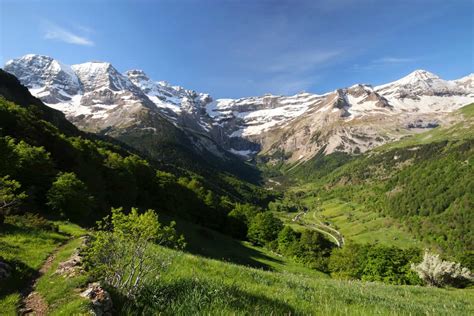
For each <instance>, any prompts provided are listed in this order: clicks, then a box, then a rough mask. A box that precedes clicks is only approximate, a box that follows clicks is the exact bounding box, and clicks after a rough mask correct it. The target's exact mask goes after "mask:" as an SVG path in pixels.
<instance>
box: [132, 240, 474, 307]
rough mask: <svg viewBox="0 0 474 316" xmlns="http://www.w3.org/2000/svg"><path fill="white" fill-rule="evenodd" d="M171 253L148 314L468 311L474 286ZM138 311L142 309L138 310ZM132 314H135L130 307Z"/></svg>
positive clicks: (148, 305) (154, 290) (158, 249)
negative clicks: (269, 267) (331, 275)
mask: <svg viewBox="0 0 474 316" xmlns="http://www.w3.org/2000/svg"><path fill="white" fill-rule="evenodd" d="M157 251H161V252H164V253H166V254H168V255H167V256H171V258H172V259H171V262H172V263H171V265H170V266H169V268H168V269H167V270H165V272H164V273H163V274H162V275H161V276H160V281H159V283H158V284H157V285H156V286H155V287H154V288H153V293H160V295H158V296H155V298H154V299H152V298H151V297H148V299H147V307H148V309H147V310H146V311H145V314H152V313H158V312H161V313H163V314H164V315H176V314H179V315H192V314H197V313H198V314H212V315H229V314H237V315H249V314H260V315H270V314H276V315H281V314H289V313H291V314H316V315H319V314H324V315H347V314H351V315H373V314H382V315H394V314H398V315H400V314H404V315H408V314H411V315H422V314H436V315H468V314H472V313H473V312H474V306H473V303H472V302H473V301H474V300H473V299H474V291H473V290H472V289H471V290H450V289H435V288H426V287H415V286H389V285H384V284H378V283H364V282H354V281H338V280H332V279H324V278H314V277H311V276H307V275H299V274H294V273H283V272H268V271H262V270H259V269H253V268H249V267H243V266H239V265H235V264H231V263H223V262H220V261H216V260H212V259H206V258H203V257H200V256H194V255H189V254H184V253H180V252H174V251H171V250H167V249H162V248H159V247H158V248H157ZM135 312H136V311H135ZM129 313H132V312H131V311H129Z"/></svg>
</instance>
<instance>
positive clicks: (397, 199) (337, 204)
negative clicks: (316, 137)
mask: <svg viewBox="0 0 474 316" xmlns="http://www.w3.org/2000/svg"><path fill="white" fill-rule="evenodd" d="M473 111H474V104H471V105H468V106H466V107H464V108H462V109H461V110H460V111H459V112H457V113H454V114H453V116H458V117H460V116H462V118H463V120H462V121H459V119H458V120H457V121H458V123H454V124H452V125H451V126H448V127H438V128H435V129H433V130H431V131H429V132H426V133H422V134H418V135H415V136H411V137H407V138H405V139H402V140H400V141H398V142H394V143H390V144H387V145H385V146H382V147H380V148H378V149H376V150H373V151H371V152H368V153H367V154H364V155H361V156H359V157H356V158H352V159H351V160H350V161H348V162H346V163H343V164H342V165H341V166H339V167H337V168H335V169H333V168H332V167H330V166H332V165H334V163H329V165H328V164H327V163H325V161H331V159H336V160H340V157H338V156H333V157H331V156H327V157H325V158H324V161H322V160H318V162H316V165H317V164H318V163H321V164H322V166H323V167H322V169H321V171H320V173H319V176H318V177H314V173H311V172H310V170H311V169H312V168H313V167H314V166H315V162H312V161H310V162H308V163H307V164H306V165H302V166H298V167H296V168H295V170H294V171H292V173H290V175H292V176H293V177H296V178H297V179H298V181H299V182H300V185H298V186H295V187H293V188H292V190H293V191H294V194H297V195H298V196H300V198H301V197H302V201H304V202H305V205H306V206H307V207H308V208H310V209H312V210H314V212H315V213H314V214H313V216H316V218H318V219H319V220H329V221H330V222H331V223H332V224H334V225H337V226H338V227H340V229H341V231H343V232H344V234H345V235H346V236H348V237H350V238H353V239H354V240H356V241H362V240H364V239H365V240H366V241H367V240H369V239H372V241H373V240H374V239H377V240H379V241H381V242H385V243H387V242H388V243H392V244H401V245H403V244H405V243H406V244H413V242H410V241H409V240H410V239H411V238H412V237H414V238H416V239H418V240H421V241H423V242H425V243H426V244H427V245H430V246H431V247H433V248H436V249H437V250H438V251H443V252H444V253H445V254H446V255H448V256H455V257H457V258H458V259H460V260H461V259H462V260H464V262H465V263H466V264H468V265H470V266H472V261H471V260H472V259H469V258H468V257H469V253H470V252H472V251H473V249H474V236H473V234H472V229H471V228H472V226H473V225H474V218H473V217H474V214H473V212H472V210H473V209H474V178H473V174H474V167H473V164H474V135H473V130H474V129H473V125H474V115H473ZM315 159H316V160H317V159H318V157H316V158H315ZM328 166H329V167H328ZM325 167H328V168H329V169H327V170H326V169H325ZM324 170H326V171H324ZM304 174H312V175H313V176H311V177H309V178H308V177H305V176H302V175H304ZM338 209H339V211H337V210H338ZM362 218H365V219H363V220H362ZM377 222H378V224H376V223H377ZM384 222H385V223H387V222H388V225H385V224H384ZM371 223H373V224H374V225H373V224H371ZM377 227H378V228H377ZM383 227H387V229H389V231H390V230H394V229H395V231H394V232H395V233H394V234H391V233H389V232H388V231H384V232H383V235H385V237H382V236H380V237H376V236H377V234H376V231H377V230H378V229H380V228H383ZM397 227H398V228H397ZM364 231H365V233H366V235H367V237H365V238H364V237H363V235H364ZM374 232H375V235H373V234H372V233H374ZM388 238H390V239H392V240H391V241H387V239H388Z"/></svg>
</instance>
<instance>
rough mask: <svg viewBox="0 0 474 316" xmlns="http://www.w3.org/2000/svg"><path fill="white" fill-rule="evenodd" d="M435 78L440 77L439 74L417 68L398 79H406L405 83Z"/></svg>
mask: <svg viewBox="0 0 474 316" xmlns="http://www.w3.org/2000/svg"><path fill="white" fill-rule="evenodd" d="M434 79H440V77H438V76H437V75H435V74H434V73H431V72H429V71H426V70H423V69H417V70H415V71H413V72H412V73H410V74H409V75H408V76H405V77H403V78H402V79H400V80H398V81H399V82H402V81H404V82H405V83H415V82H417V81H428V80H434Z"/></svg>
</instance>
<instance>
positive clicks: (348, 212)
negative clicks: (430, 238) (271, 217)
mask: <svg viewBox="0 0 474 316" xmlns="http://www.w3.org/2000/svg"><path fill="white" fill-rule="evenodd" d="M307 190H311V189H309V188H307ZM316 200H317V198H315V197H306V198H305V199H304V200H303V202H304V204H305V205H307V206H309V207H311V205H314V204H316V203H318V205H319V206H318V207H317V208H313V209H312V210H310V211H308V212H307V214H306V215H305V216H302V217H301V218H300V220H299V221H298V222H293V221H292V219H293V218H294V217H295V216H296V213H275V215H276V216H277V217H278V218H280V219H281V220H283V222H284V223H286V224H287V225H290V226H292V227H293V228H294V229H302V228H303V227H306V228H308V227H311V226H312V225H314V224H319V223H320V222H323V223H326V224H328V225H330V227H332V228H335V229H336V230H338V231H339V232H340V233H341V234H342V236H343V237H344V239H345V241H346V242H347V241H349V240H352V241H355V242H358V243H372V242H377V243H380V244H383V245H387V246H390V245H393V246H397V247H401V248H406V247H412V246H420V243H419V242H418V241H416V240H415V239H413V238H412V237H410V236H409V235H408V234H407V233H406V232H405V231H404V230H403V228H402V226H401V225H400V224H398V223H397V222H396V221H395V220H394V219H391V218H390V217H386V216H381V215H379V214H377V213H374V212H367V211H365V210H364V207H363V205H360V204H358V203H355V202H346V201H344V200H341V199H338V198H332V199H329V200H325V201H322V202H319V201H318V202H317V201H316ZM310 209H311V208H310ZM329 240H331V241H334V240H333V239H332V238H329Z"/></svg>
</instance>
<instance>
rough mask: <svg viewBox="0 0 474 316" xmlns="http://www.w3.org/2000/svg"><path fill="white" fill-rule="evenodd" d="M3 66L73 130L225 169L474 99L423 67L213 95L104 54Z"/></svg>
mask: <svg viewBox="0 0 474 316" xmlns="http://www.w3.org/2000/svg"><path fill="white" fill-rule="evenodd" d="M5 70H6V71H8V72H11V73H13V74H14V75H16V76H17V77H18V78H19V79H20V81H21V82H22V83H23V84H25V85H26V86H28V87H29V88H30V90H31V92H32V93H33V94H34V95H36V96H38V97H39V98H41V99H42V100H43V101H44V102H45V103H47V104H48V105H49V106H51V107H53V108H56V109H59V110H61V111H62V112H64V113H65V114H66V116H67V117H68V119H69V120H71V121H72V122H73V123H74V124H75V125H76V126H78V127H80V128H81V129H83V130H87V131H93V132H96V133H101V134H106V135H110V136H112V137H116V138H118V139H121V140H123V141H125V142H127V143H128V144H130V145H132V146H135V147H136V148H139V149H140V150H142V151H147V153H148V154H150V155H152V156H154V157H156V158H159V159H166V157H168V154H166V150H161V149H159V148H160V144H163V146H164V149H169V148H170V147H168V146H167V145H168V144H175V145H177V146H175V148H180V151H191V152H192V153H194V154H196V157H198V158H200V159H203V160H204V162H201V163H205V161H206V160H208V159H211V160H212V164H220V165H221V166H220V168H223V169H225V170H228V171H231V172H234V173H235V172H239V171H238V170H237V171H236V170H234V168H232V166H236V165H239V163H238V162H236V161H235V160H233V155H232V154H236V155H238V156H240V157H241V158H244V159H253V158H255V157H258V159H260V160H263V161H266V162H270V163H278V162H285V163H291V164H293V163H296V162H298V163H299V162H304V161H307V160H309V159H311V158H312V157H314V156H315V155H317V154H318V153H321V152H322V153H323V154H324V155H327V154H331V153H333V152H344V153H348V154H359V153H362V152H365V151H367V150H369V149H371V148H374V147H377V146H380V145H382V144H385V143H387V142H391V141H394V140H397V139H400V138H401V137H404V136H406V135H411V134H415V133H419V132H421V131H424V130H425V129H430V128H433V127H436V126H438V125H443V124H446V123H449V122H448V121H447V120H449V119H448V115H447V113H450V112H452V111H454V110H456V109H458V108H459V107H461V106H463V105H466V104H468V103H471V102H473V101H474V85H473V79H472V78H473V77H472V75H469V76H467V77H464V78H461V79H458V80H453V81H446V80H443V79H441V78H439V77H438V76H436V75H434V74H432V73H429V72H427V71H424V70H416V71H414V72H412V73H411V74H409V75H407V76H406V77H404V78H402V79H400V80H397V81H394V82H391V83H388V84H385V85H381V86H377V87H372V86H370V85H365V84H358V85H354V86H352V87H348V88H342V89H337V90H335V91H332V92H329V93H326V94H323V95H316V94H311V93H300V94H297V95H294V96H277V95H265V96H261V97H248V98H240V99H218V100H214V99H213V98H212V97H211V96H210V95H209V94H204V93H198V92H195V91H193V90H187V89H185V88H183V87H179V86H173V85H170V84H168V83H166V82H163V81H160V82H156V81H153V80H151V79H150V78H149V77H148V76H147V75H146V74H145V72H143V71H142V70H130V71H127V72H125V73H124V74H121V73H119V72H118V71H117V70H116V69H115V68H114V67H113V66H112V65H111V64H109V63H105V62H89V63H84V64H79V65H73V66H67V65H63V64H61V63H60V62H58V61H56V60H54V59H53V58H51V57H47V56H39V55H26V56H24V57H21V58H19V59H14V60H12V61H9V62H7V64H6V65H5ZM171 147H172V146H171ZM160 153H164V154H160ZM187 155H189V153H188V154H184V155H179V154H178V155H172V157H173V159H177V158H176V157H183V156H187ZM226 168H227V169H226ZM239 168H244V166H243V165H241V164H240V165H239ZM239 168H237V169H239ZM244 169H245V168H244ZM248 172H250V171H249V170H248ZM250 173H251V172H250Z"/></svg>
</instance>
